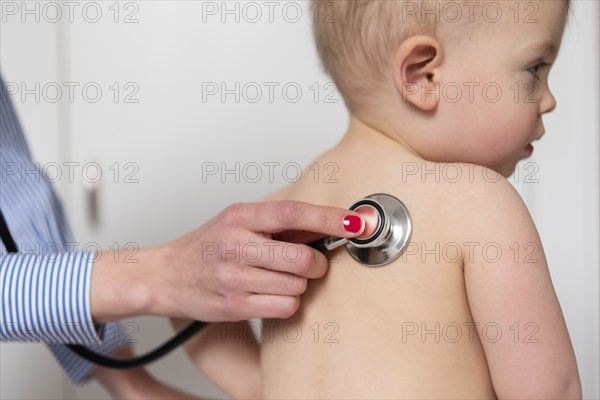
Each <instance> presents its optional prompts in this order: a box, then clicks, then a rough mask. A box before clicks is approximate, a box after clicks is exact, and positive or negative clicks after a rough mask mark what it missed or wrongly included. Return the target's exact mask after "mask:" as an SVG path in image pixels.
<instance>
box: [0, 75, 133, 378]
mask: <svg viewBox="0 0 600 400" xmlns="http://www.w3.org/2000/svg"><path fill="white" fill-rule="evenodd" d="M0 210H1V211H2V213H3V215H4V218H5V220H6V224H7V225H8V228H9V230H10V232H11V235H12V236H13V239H14V241H15V243H16V245H17V247H18V249H19V253H16V254H7V252H6V248H5V246H4V244H3V243H2V242H1V241H0V299H1V300H2V306H1V307H0V340H1V341H2V342H8V341H10V342H40V341H41V342H45V343H46V344H47V345H48V347H49V348H50V350H51V351H52V353H53V354H54V356H55V357H56V359H57V360H58V362H59V363H60V364H61V365H62V367H63V368H64V369H65V371H66V372H67V374H68V375H69V378H70V379H71V380H72V381H73V382H74V383H76V384H80V383H83V382H85V381H87V380H88V379H89V377H90V375H91V374H92V372H93V370H94V365H93V364H92V363H90V362H88V361H86V360H84V359H82V358H80V357H79V356H77V355H76V354H75V353H73V352H71V351H70V350H69V349H68V348H67V347H66V346H65V345H64V343H77V344H84V345H86V346H87V347H89V348H90V349H92V350H94V351H96V352H99V353H103V354H110V353H112V352H114V351H116V350H118V349H120V348H122V347H124V346H126V344H125V343H124V341H125V340H124V339H125V338H127V334H126V332H125V330H124V328H123V326H122V325H121V324H119V323H110V324H101V325H94V323H93V320H92V315H91V311H90V310H91V308H90V283H91V282H90V281H91V275H92V274H91V272H92V267H93V263H94V258H95V256H96V253H95V252H94V251H86V252H84V251H76V250H75V248H74V247H75V242H74V241H73V239H72V233H71V230H70V227H69V224H68V222H67V219H66V215H65V213H64V211H63V209H62V206H61V204H60V202H59V200H58V198H57V197H56V195H55V193H54V192H53V190H52V188H51V187H50V184H49V182H48V181H47V179H45V177H44V176H43V174H42V172H41V171H40V169H39V168H36V166H35V164H34V163H33V161H32V160H31V154H30V151H29V147H28V145H27V142H26V140H25V137H24V135H23V131H22V130H21V127H20V125H19V122H18V120H17V116H16V113H15V110H14V108H13V105H12V103H11V99H10V96H9V95H8V93H7V92H6V87H5V85H4V82H3V81H2V77H0ZM119 338H121V340H122V341H119Z"/></svg>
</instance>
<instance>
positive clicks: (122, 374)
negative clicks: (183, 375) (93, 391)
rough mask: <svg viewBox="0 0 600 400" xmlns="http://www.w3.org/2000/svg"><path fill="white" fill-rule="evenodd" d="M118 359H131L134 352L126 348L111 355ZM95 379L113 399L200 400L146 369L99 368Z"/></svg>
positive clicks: (95, 373)
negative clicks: (167, 383) (160, 379)
mask: <svg viewBox="0 0 600 400" xmlns="http://www.w3.org/2000/svg"><path fill="white" fill-rule="evenodd" d="M111 355H112V356H116V357H117V358H131V357H133V356H134V354H133V351H131V349H130V348H128V347H126V348H123V349H121V350H119V351H118V352H116V353H114V354H111ZM93 377H94V378H95V379H96V380H97V381H98V382H99V383H100V384H101V385H102V386H104V388H105V389H106V391H107V392H108V393H109V394H110V396H111V397H112V398H113V399H130V400H134V399H139V400H142V399H144V400H146V399H157V400H158V399H164V400H167V399H169V400H174V399H185V400H187V399H200V398H199V397H194V396H192V395H190V394H187V393H184V392H181V391H179V390H177V389H175V388H173V387H170V386H168V385H165V384H163V383H162V382H160V381H158V380H156V379H155V378H154V377H152V375H150V374H149V373H148V372H147V371H146V370H145V369H144V368H134V369H125V370H121V369H112V368H105V367H98V368H97V369H96V371H95V372H94V375H93Z"/></svg>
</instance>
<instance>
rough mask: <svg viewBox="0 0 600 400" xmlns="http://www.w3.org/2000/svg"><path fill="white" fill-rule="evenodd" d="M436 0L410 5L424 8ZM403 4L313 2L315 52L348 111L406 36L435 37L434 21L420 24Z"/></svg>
mask: <svg viewBox="0 0 600 400" xmlns="http://www.w3.org/2000/svg"><path fill="white" fill-rule="evenodd" d="M432 1H435V0H420V1H418V2H415V1H412V2H410V3H413V4H414V3H419V4H423V5H425V4H428V3H431V2H432ZM404 3H405V1H404V0H316V1H314V2H313V10H314V11H315V18H314V21H313V33H314V37H315V42H316V46H317V52H318V53H319V57H320V59H321V62H322V64H323V67H324V69H325V72H327V73H328V74H329V75H330V76H331V77H332V78H333V80H334V81H335V83H336V84H337V86H338V89H339V90H340V92H341V94H342V95H343V97H344V100H345V101H346V105H347V106H348V108H349V109H350V110H351V111H352V110H353V108H355V107H357V106H358V105H359V104H360V100H359V99H361V98H363V97H364V96H369V94H371V93H373V85H377V84H378V83H380V82H382V81H383V80H384V79H385V74H386V71H388V69H389V63H390V60H391V57H392V56H393V52H394V51H395V50H396V49H397V47H398V46H399V45H400V44H401V43H402V41H403V40H405V39H406V38H408V37H410V36H413V35H416V34H421V33H423V34H429V35H434V33H435V18H428V19H426V20H420V19H419V17H418V16H415V15H414V14H409V13H407V12H405V11H406V9H403V7H404V6H403V4H404Z"/></svg>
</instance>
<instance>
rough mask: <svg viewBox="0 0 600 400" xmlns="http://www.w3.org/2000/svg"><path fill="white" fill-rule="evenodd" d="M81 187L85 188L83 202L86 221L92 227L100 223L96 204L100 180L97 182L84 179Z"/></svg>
mask: <svg viewBox="0 0 600 400" xmlns="http://www.w3.org/2000/svg"><path fill="white" fill-rule="evenodd" d="M83 187H84V188H85V197H86V199H85V202H86V208H87V216H88V222H89V224H90V225H91V226H92V227H97V226H98V225H100V212H99V204H98V196H99V192H100V181H99V180H98V181H97V182H89V181H86V180H85V179H84V180H83Z"/></svg>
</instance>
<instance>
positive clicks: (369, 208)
mask: <svg viewBox="0 0 600 400" xmlns="http://www.w3.org/2000/svg"><path fill="white" fill-rule="evenodd" d="M350 210H352V211H356V212H359V213H370V214H374V215H375V216H376V217H377V225H376V228H375V229H374V231H373V233H372V234H370V235H369V236H368V237H366V238H362V239H356V238H352V239H346V238H335V237H329V238H324V239H320V240H317V241H315V242H311V243H309V244H308V245H309V246H310V247H312V248H314V249H316V250H319V251H320V252H322V253H327V252H329V251H331V250H334V249H336V248H338V247H340V246H343V245H346V250H347V251H348V254H350V256H351V257H352V258H354V259H355V260H356V261H358V262H359V263H361V264H363V265H366V266H369V267H381V266H384V265H387V264H389V263H391V262H392V261H394V260H396V259H397V258H398V257H399V256H400V255H401V254H402V252H403V251H404V250H405V249H406V246H407V245H408V242H409V240H410V235H411V232H412V223H411V218H410V214H409V213H408V209H407V208H406V206H405V205H404V204H403V203H402V202H401V201H400V200H398V199H397V198H396V197H394V196H392V195H389V194H385V193H376V194H372V195H370V196H367V197H365V198H363V199H361V200H359V201H357V202H356V203H354V204H353V205H352V206H351V207H350ZM0 237H1V239H2V242H3V243H4V246H5V247H6V251H7V252H9V253H16V252H18V248H17V246H16V244H15V241H14V240H13V237H12V235H11V234H10V231H9V230H8V226H7V225H6V221H5V220H4V216H3V215H2V212H1V211H0ZM206 325H208V323H207V322H202V321H194V322H192V323H191V324H190V325H189V326H188V327H186V328H185V329H184V330H182V331H181V332H179V333H177V334H176V335H175V336H174V337H173V338H172V339H170V340H169V341H167V342H166V343H164V344H163V345H161V346H159V347H157V348H156V349H155V350H153V351H150V352H148V353H147V354H145V355H143V356H139V357H133V358H128V359H119V358H111V357H106V356H104V355H102V354H98V353H96V352H94V351H92V350H90V349H88V348H86V347H84V346H81V345H75V344H67V345H66V346H67V347H68V348H69V349H71V350H72V351H73V352H75V353H76V354H78V355H79V356H81V357H83V358H85V359H86V360H88V361H91V362H93V363H95V364H98V365H102V366H104V367H108V368H118V369H125V368H137V367H140V366H142V365H145V364H148V363H150V362H152V361H155V360H157V359H159V358H161V357H162V356H164V355H166V354H167V353H169V352H170V351H171V350H173V349H175V348H176V347H177V346H179V345H181V344H182V343H183V342H185V341H186V340H187V339H189V338H190V337H192V336H193V335H194V334H196V333H197V332H199V331H200V330H201V329H202V328H204V327H205V326H206Z"/></svg>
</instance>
